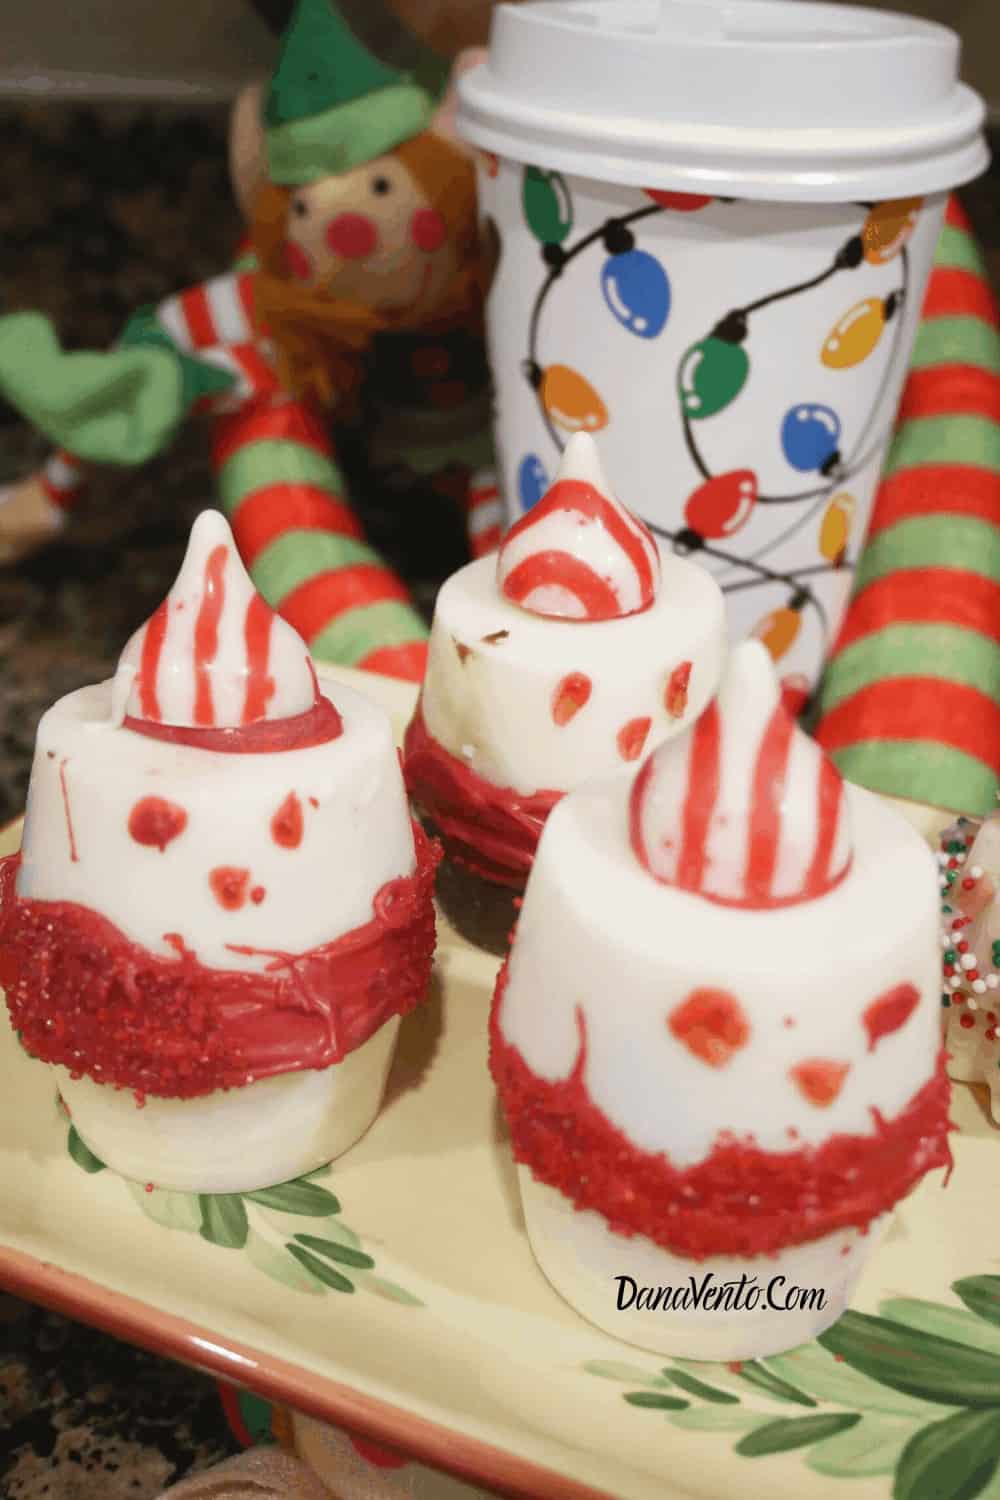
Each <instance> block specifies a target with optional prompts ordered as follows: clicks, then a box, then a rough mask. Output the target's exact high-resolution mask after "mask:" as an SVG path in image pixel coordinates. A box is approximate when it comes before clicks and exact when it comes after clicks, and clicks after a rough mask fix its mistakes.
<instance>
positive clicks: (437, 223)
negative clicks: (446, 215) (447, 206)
mask: <svg viewBox="0 0 1000 1500" xmlns="http://www.w3.org/2000/svg"><path fill="white" fill-rule="evenodd" d="M446 233H447V231H446V229H445V223H444V220H443V219H442V217H441V215H440V214H439V213H438V211H437V209H434V208H418V209H417V211H416V213H415V214H414V215H413V219H412V221H411V223H410V237H411V238H412V240H413V243H414V244H415V245H416V247H417V249H418V250H425V251H427V253H428V254H430V252H431V251H433V250H440V248H441V246H442V245H443V244H444V241H445V235H446Z"/></svg>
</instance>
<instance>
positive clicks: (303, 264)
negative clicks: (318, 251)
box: [285, 240, 313, 281]
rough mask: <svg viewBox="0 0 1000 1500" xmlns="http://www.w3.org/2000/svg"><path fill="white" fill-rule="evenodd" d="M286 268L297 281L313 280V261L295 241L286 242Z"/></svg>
mask: <svg viewBox="0 0 1000 1500" xmlns="http://www.w3.org/2000/svg"><path fill="white" fill-rule="evenodd" d="M285 266H286V267H287V270H288V274H289V276H294V277H295V279H296V281H311V280H312V273H313V268H312V261H311V260H310V259H309V257H308V255H307V254H306V252H305V251H304V250H303V248H302V246H301V245H297V244H296V243H295V241H294V240H286V241H285Z"/></svg>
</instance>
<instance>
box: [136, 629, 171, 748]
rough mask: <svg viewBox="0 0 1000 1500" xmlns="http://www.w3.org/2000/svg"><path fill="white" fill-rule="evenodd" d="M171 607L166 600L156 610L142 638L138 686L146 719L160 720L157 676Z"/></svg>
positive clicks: (140, 702)
mask: <svg viewBox="0 0 1000 1500" xmlns="http://www.w3.org/2000/svg"><path fill="white" fill-rule="evenodd" d="M168 609H169V605H168V603H167V601H166V599H164V601H163V603H162V604H161V605H160V606H159V608H158V609H156V610H154V611H153V613H152V614H151V615H150V617H149V621H148V623H147V625H146V633H145V635H144V636H143V638H142V656H141V657H140V660H139V675H138V679H137V685H138V688H139V710H140V712H141V714H142V717H143V718H144V719H159V717H160V700H159V697H158V696H157V692H156V675H157V673H158V672H159V670H160V655H161V653H162V651H163V642H164V640H165V639H166V635H167V611H168Z"/></svg>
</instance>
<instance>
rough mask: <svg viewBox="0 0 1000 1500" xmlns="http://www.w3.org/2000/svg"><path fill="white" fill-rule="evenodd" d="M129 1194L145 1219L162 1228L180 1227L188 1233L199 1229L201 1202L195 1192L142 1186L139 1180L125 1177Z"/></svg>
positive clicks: (196, 1232) (196, 1231) (193, 1232)
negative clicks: (130, 1179)
mask: <svg viewBox="0 0 1000 1500" xmlns="http://www.w3.org/2000/svg"><path fill="white" fill-rule="evenodd" d="M125 1186H126V1188H127V1189H128V1193H129V1196H130V1197H131V1198H132V1200H133V1201H134V1202H135V1203H136V1204H137V1205H138V1206H139V1208H141V1209H142V1211H143V1213H144V1214H145V1215H146V1218H147V1219H152V1221H153V1223H154V1224H162V1226H163V1228H164V1229H180V1230H183V1231H186V1232H187V1233H188V1234H198V1233H199V1232H200V1230H201V1223H202V1219H201V1204H200V1203H199V1201H198V1195H197V1193H175V1192H173V1191H172V1190H171V1189H170V1188H148V1187H143V1185H142V1183H141V1182H130V1181H129V1180H128V1179H127V1178H126V1179H125Z"/></svg>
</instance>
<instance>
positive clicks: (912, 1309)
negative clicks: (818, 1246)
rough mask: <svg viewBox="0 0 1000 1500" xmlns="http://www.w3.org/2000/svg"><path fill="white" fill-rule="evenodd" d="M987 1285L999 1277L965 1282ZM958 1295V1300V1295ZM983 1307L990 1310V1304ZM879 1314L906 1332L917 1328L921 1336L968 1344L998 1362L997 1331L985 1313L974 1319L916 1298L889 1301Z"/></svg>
mask: <svg viewBox="0 0 1000 1500" xmlns="http://www.w3.org/2000/svg"><path fill="white" fill-rule="evenodd" d="M987 1281H1000V1277H995V1276H970V1277H969V1278H968V1282H969V1283H974V1282H987ZM960 1285H961V1283H960V1282H956V1283H955V1288H954V1289H955V1291H956V1292H958V1288H959V1286H960ZM958 1295H959V1296H961V1295H962V1294H961V1292H958ZM988 1295H989V1294H988V1293H987V1296H988ZM972 1296H973V1298H974V1299H975V1298H977V1290H973V1292H972ZM963 1301H964V1298H963ZM971 1305H973V1304H971V1303H970V1306H971ZM986 1305H987V1306H990V1307H991V1308H992V1303H990V1302H987V1303H986ZM879 1312H880V1313H881V1314H882V1316H883V1318H889V1319H891V1320H892V1322H894V1323H905V1324H906V1326H907V1328H917V1329H919V1330H920V1332H921V1333H931V1334H934V1335H935V1336H936V1337H937V1338H942V1339H955V1340H957V1341H958V1343H960V1344H971V1345H972V1346H973V1348H975V1349H983V1350H985V1351H986V1353H987V1354H995V1355H996V1356H997V1357H998V1358H1000V1327H998V1326H997V1325H996V1324H994V1323H992V1322H986V1321H985V1317H986V1314H985V1313H984V1314H983V1315H982V1316H977V1314H976V1313H975V1312H969V1311H968V1309H967V1308H965V1307H944V1306H943V1305H942V1304H941V1303H940V1302H924V1301H921V1300H920V1299H919V1298H917V1297H890V1298H889V1299H888V1300H887V1301H885V1302H883V1303H882V1304H881V1305H880V1307H879Z"/></svg>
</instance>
